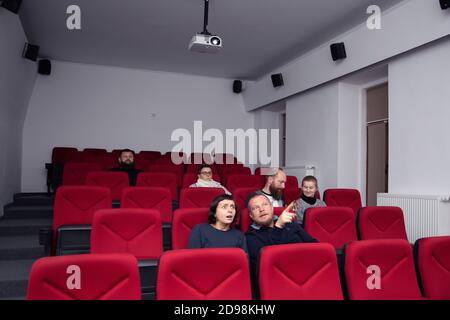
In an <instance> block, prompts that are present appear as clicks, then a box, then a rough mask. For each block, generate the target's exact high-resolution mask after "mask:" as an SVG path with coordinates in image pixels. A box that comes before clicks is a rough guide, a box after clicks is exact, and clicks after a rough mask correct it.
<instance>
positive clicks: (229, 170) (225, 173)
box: [222, 165, 252, 186]
mask: <svg viewBox="0 0 450 320" xmlns="http://www.w3.org/2000/svg"><path fill="white" fill-rule="evenodd" d="M251 174H252V171H251V170H250V168H247V167H241V166H234V165H231V166H224V167H223V168H222V184H223V185H224V186H226V185H227V183H228V177H229V176H232V175H251Z"/></svg>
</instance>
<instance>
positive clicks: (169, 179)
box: [136, 172, 178, 200]
mask: <svg viewBox="0 0 450 320" xmlns="http://www.w3.org/2000/svg"><path fill="white" fill-rule="evenodd" d="M136 186H137V187H160V188H167V189H169V191H170V194H171V195H172V200H178V189H177V178H176V176H175V175H174V174H173V173H156V172H141V173H139V175H138V178H137V183H136Z"/></svg>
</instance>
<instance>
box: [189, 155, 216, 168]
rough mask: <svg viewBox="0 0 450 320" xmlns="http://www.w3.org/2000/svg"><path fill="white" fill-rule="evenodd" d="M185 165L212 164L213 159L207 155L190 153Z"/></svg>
mask: <svg viewBox="0 0 450 320" xmlns="http://www.w3.org/2000/svg"><path fill="white" fill-rule="evenodd" d="M187 163H190V164H192V165H197V166H198V165H200V164H202V163H206V164H213V163H214V158H213V156H211V155H210V154H208V153H191V155H190V156H189V159H188V162H187Z"/></svg>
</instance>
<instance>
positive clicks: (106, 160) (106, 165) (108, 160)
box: [97, 153, 119, 171]
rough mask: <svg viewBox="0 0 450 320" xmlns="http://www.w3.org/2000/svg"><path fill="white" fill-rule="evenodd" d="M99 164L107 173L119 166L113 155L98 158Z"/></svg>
mask: <svg viewBox="0 0 450 320" xmlns="http://www.w3.org/2000/svg"><path fill="white" fill-rule="evenodd" d="M97 163H98V164H99V165H100V166H101V168H102V170H104V171H107V170H109V169H112V168H116V167H118V166H119V162H118V161H117V159H116V158H114V157H113V156H112V155H111V154H109V153H108V154H106V155H101V156H98V157H97Z"/></svg>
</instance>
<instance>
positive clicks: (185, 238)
mask: <svg viewBox="0 0 450 320" xmlns="http://www.w3.org/2000/svg"><path fill="white" fill-rule="evenodd" d="M208 212H209V209H208V208H189V209H177V210H176V211H175V213H174V215H173V223H172V249H173V250H179V249H187V248H188V244H189V237H190V236H191V232H192V229H193V228H194V227H195V226H196V225H198V224H201V223H208Z"/></svg>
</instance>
